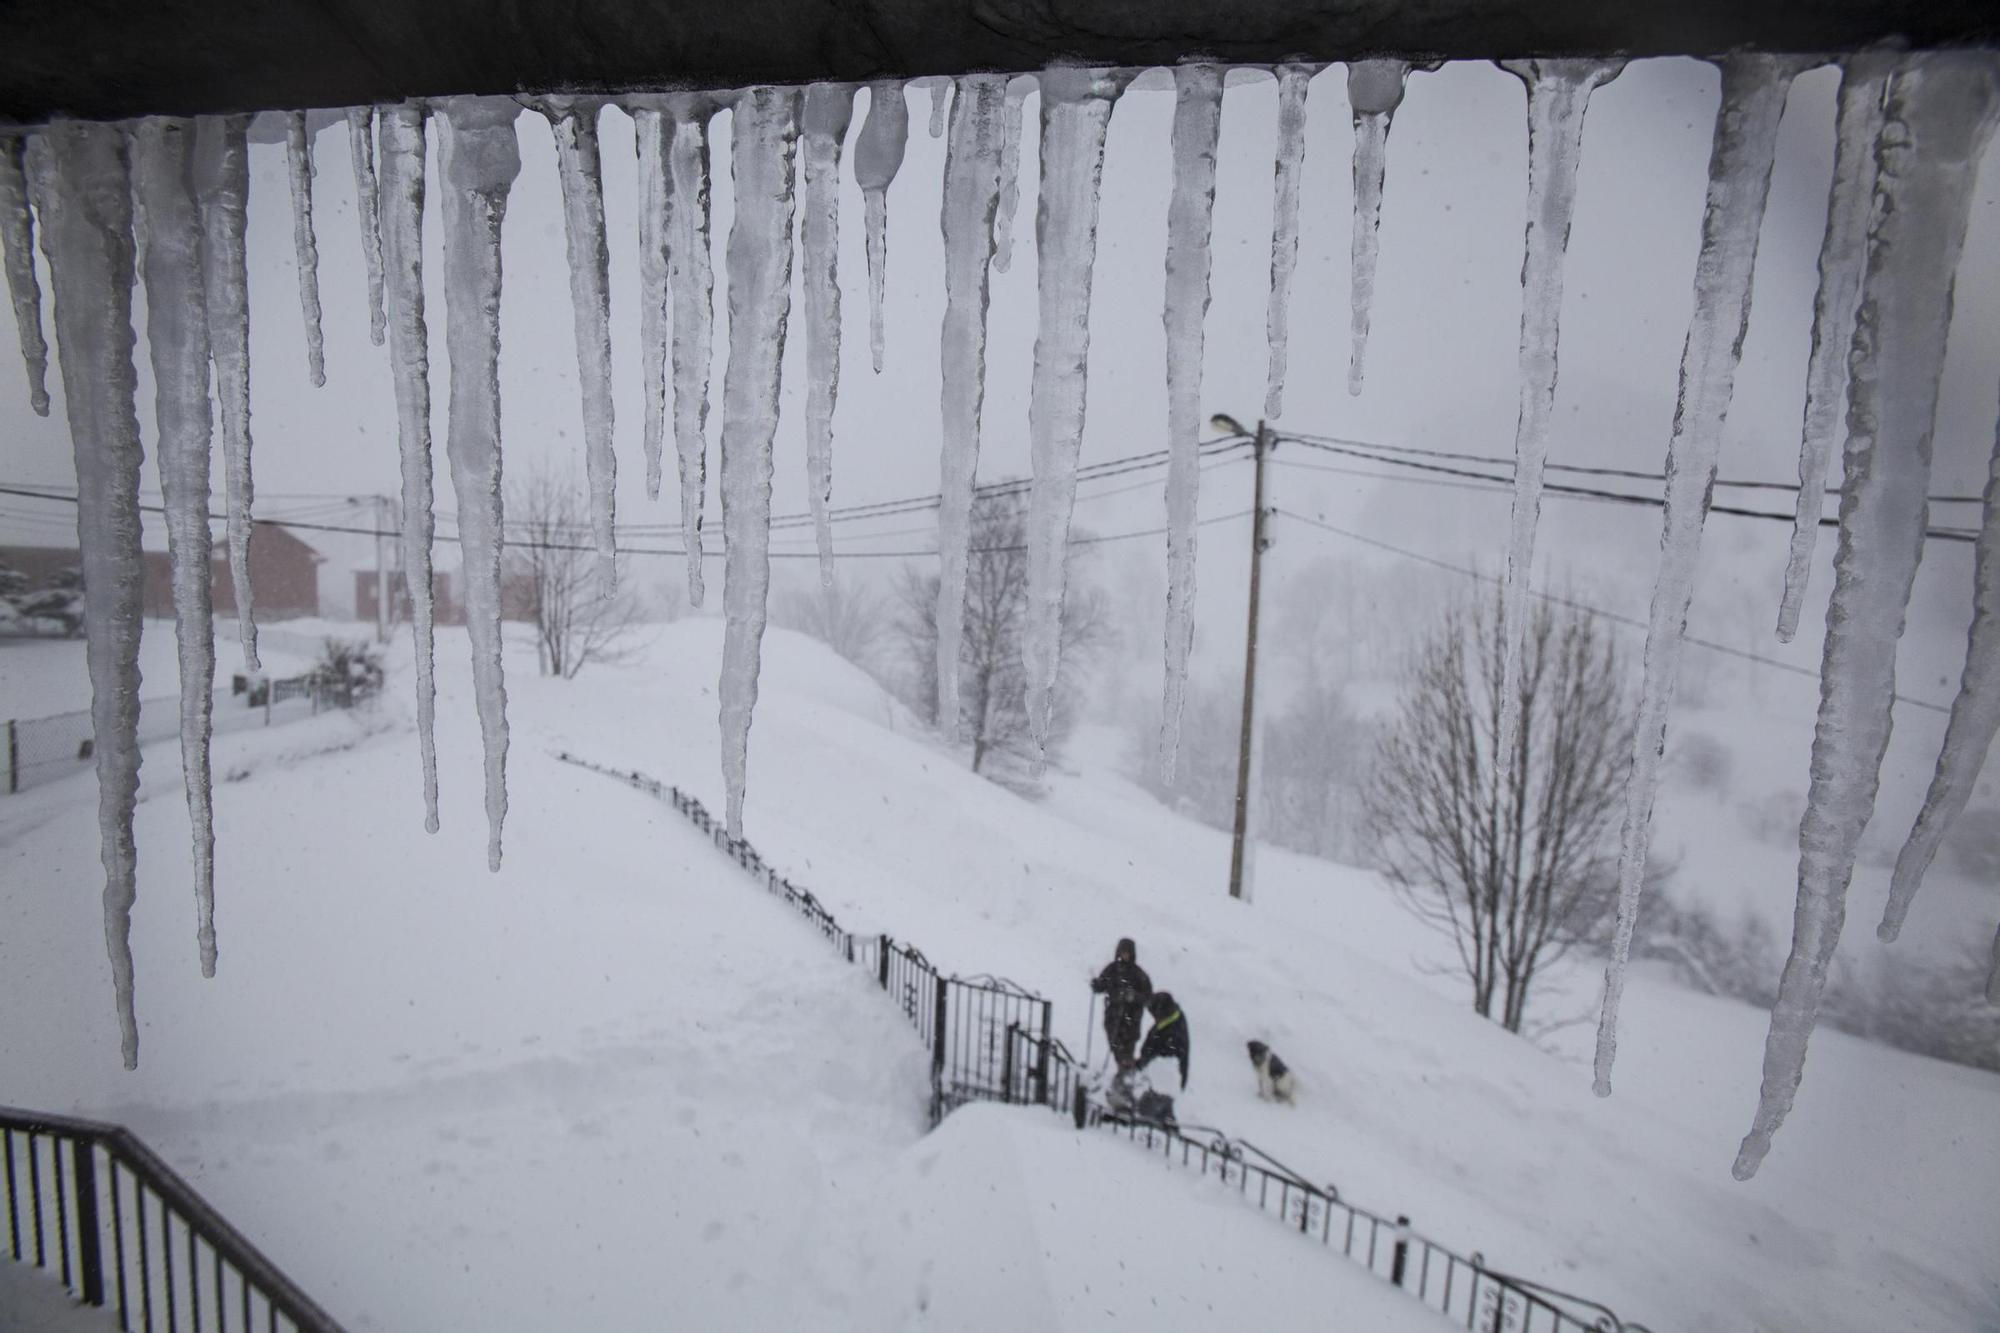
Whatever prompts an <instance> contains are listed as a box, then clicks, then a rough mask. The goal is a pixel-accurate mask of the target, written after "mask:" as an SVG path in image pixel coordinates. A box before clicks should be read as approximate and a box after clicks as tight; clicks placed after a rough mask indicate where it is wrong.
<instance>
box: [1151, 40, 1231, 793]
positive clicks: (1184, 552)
mask: <svg viewBox="0 0 2000 1333" xmlns="http://www.w3.org/2000/svg"><path fill="white" fill-rule="evenodd" d="M1222 80H1223V71H1222V69H1221V67H1219V66H1216V65H1179V66H1176V67H1175V69H1174V94H1175V100H1174V131H1173V159H1174V191H1173V200H1172V202H1171V203H1170V204H1168V206H1167V283H1166V309H1165V314H1164V318H1165V321H1166V326H1167V621H1166V686H1165V695H1164V698H1163V700H1162V703H1161V706H1160V755H1159V760H1160V777H1161V780H1162V781H1165V782H1172V781H1173V780H1174V770H1175V768H1176V766H1177V764H1178V762H1179V758H1180V743H1181V712H1182V710H1183V709H1184V707H1185V706H1186V703H1187V673H1188V657H1189V655H1190V654H1191V653H1192V652H1193V650H1194V593H1195V532H1196V529H1195V509H1196V505H1197V502H1198V501H1199V499H1200V486H1201V443H1200V441H1201V366H1202V353H1203V348H1204V347H1205V345H1206V344H1205V339H1204V336H1203V321H1204V320H1205V319H1206V317H1207V315H1208V297H1209V287H1208V278H1209V269H1210V258H1211V257H1210V252H1209V240H1210V238H1211V236H1212V235H1213V233H1214V224H1215V149H1216V144H1217V142H1218V141H1219V140H1220V138H1221V134H1222Z"/></svg>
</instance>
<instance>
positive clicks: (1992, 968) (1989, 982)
mask: <svg viewBox="0 0 2000 1333" xmlns="http://www.w3.org/2000/svg"><path fill="white" fill-rule="evenodd" d="M1986 1003H1988V1004H1990V1005H1994V1006H2000V927H1996V928H1995V930H1994V931H1993V951H1992V953H1991V955H1990V956H1989V959H1988V961H1987V964H1986Z"/></svg>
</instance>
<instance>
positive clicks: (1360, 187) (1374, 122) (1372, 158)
mask: <svg viewBox="0 0 2000 1333" xmlns="http://www.w3.org/2000/svg"><path fill="white" fill-rule="evenodd" d="M1409 76H1410V62H1409V61H1407V60H1356V61H1353V62H1351V63H1350V64H1349V65H1348V67H1347V104H1348V106H1349V107H1350V108H1351V109H1352V111H1353V114H1354V238H1353V241H1352V242H1351V243H1350V254H1349V261H1348V262H1349V270H1348V272H1349V282H1348V288H1349V298H1348V299H1349V302H1350V313H1349V316H1348V328H1349V337H1350V339H1351V341H1350V343H1349V348H1348V353H1347V392H1348V393H1350V394H1354V395H1359V394H1360V392H1361V379H1362V367H1363V364H1364V362H1365V361H1366V360H1367V356H1368V321H1369V318H1370V316H1369V310H1370V307H1371V306H1373V304H1374V302H1375V257H1376V253H1377V251H1378V249H1379V247H1380V244H1381V228H1382V182H1383V179H1384V177H1385V176H1386V175H1387V173H1388V154H1389V121H1390V118H1391V117H1393V116H1394V115H1395V114H1396V108H1397V107H1399V106H1401V105H1402V104H1403V81H1404V80H1405V79H1407V78H1409Z"/></svg>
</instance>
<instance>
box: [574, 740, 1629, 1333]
mask: <svg viewBox="0 0 2000 1333" xmlns="http://www.w3.org/2000/svg"><path fill="white" fill-rule="evenodd" d="M556 757H557V758H558V759H560V760H562V761H563V762H565V763H570V764H575V765H577V766H578V767H580V768H587V769H590V770H591V771H592V772H595V773H602V774H604V775H606V776H607V777H613V778H616V779H618V780H619V781H621V782H624V783H626V784H627V785H629V786H632V787H635V788H637V789H638V790H640V791H642V792H645V793H647V794H648V795H651V796H653V797H656V798H657V799H659V800H662V801H665V802H667V803H668V804H670V805H672V806H673V807H674V809H676V810H678V811H679V812H680V813H681V814H682V815H684V816H685V817H686V818H687V819H688V820H690V821H691V822H692V823H693V824H694V825H695V827H696V828H699V829H701V830H702V831H703V832H704V833H706V834H708V835H709V837H710V838H711V839H712V840H713V841H714V843H715V845H716V846H717V847H718V848H720V849H722V851H723V852H724V853H725V854H727V855H728V856H730V857H731V858H732V859H734V860H735V861H736V863H737V864H738V865H740V866H742V867H743V868H744V869H745V870H747V871H749V872H750V873H751V874H753V875H756V876H757V877H758V878H760V879H761V880H763V882H764V887H765V888H766V889H767V890H768V891H770V892H771V893H773V894H776V895H778V896H781V897H783V898H784V899H785V901H786V902H787V903H788V904H790V905H791V906H792V907H793V908H794V909H795V910H797V911H798V912H799V913H800V914H801V915H803V916H804V917H806V918H807V920H809V921H811V922H812V923H813V925H814V927H815V928H816V929H818V930H819V932H820V933H821V934H822V935H824V936H825V937H826V938H827V939H828V940H830V941H831V942H832V943H833V945H834V948H835V950H836V951H838V952H840V953H842V954H844V956H845V957H846V958H847V960H848V961H849V962H851V963H855V964H857V965H859V966H863V967H866V968H868V969H869V971H870V972H871V973H872V974H873V975H874V976H875V978H876V980H877V982H878V983H879V984H880V985H881V987H882V989H883V990H884V991H885V992H887V993H888V995H889V996H890V998H891V999H892V1000H894V1001H895V1003H896V1005H897V1007H899V1008H900V1009H902V1011H903V1014H904V1016H905V1017H906V1018H907V1019H908V1020H909V1022H910V1025H911V1026H912V1027H913V1028H915V1029H916V1031H917V1034H918V1035H919V1036H920V1037H922V1038H923V1039H924V1040H925V1042H926V1043H927V1044H928V1045H929V1047H930V1051H931V1121H932V1123H933V1124H935V1123H937V1122H938V1121H940V1120H942V1119H943V1118H944V1117H945V1116H946V1115H948V1114H950V1113H951V1112H952V1111H953V1110H955V1109H957V1108H958V1107H960V1106H963V1105H965V1104H966V1103H968V1102H974V1101H994V1102H1004V1103H1009V1104H1013V1105H1025V1106H1045V1107H1048V1108H1049V1109H1051V1110H1054V1111H1058V1112H1062V1113H1064V1114H1066V1115H1068V1116H1070V1117H1071V1119H1072V1120H1073V1121H1074V1122H1075V1124H1076V1126H1077V1128H1079V1129H1084V1128H1089V1127H1092V1126H1097V1127H1102V1128H1105V1129H1107V1130H1111V1131H1114V1132H1117V1133H1121V1134H1123V1135H1125V1136H1126V1137H1127V1138H1129V1139H1131V1140H1133V1141H1134V1142H1136V1143H1140V1144H1142V1145H1143V1146H1144V1147H1146V1148H1147V1149H1149V1150H1157V1151H1158V1152H1159V1153H1160V1155H1161V1156H1162V1157H1163V1158H1164V1159H1165V1160H1167V1161H1170V1162H1174V1163H1176V1164H1178V1165H1181V1166H1186V1167H1192V1168H1194V1169H1196V1170H1198V1171H1200V1172H1201V1173H1202V1174H1203V1175H1205V1176H1211V1177H1214V1178H1215V1179H1217V1180H1219V1181H1220V1182H1221V1183H1223V1184H1224V1185H1228V1186H1234V1187H1235V1188H1236V1189H1237V1191H1238V1192H1239V1193H1241V1194H1242V1195H1243V1197H1244V1198H1246V1199H1247V1200H1249V1201H1250V1202H1251V1203H1253V1204H1254V1205H1255V1206H1256V1207H1257V1208H1258V1210H1259V1211H1261V1212H1264V1213H1267V1214H1270V1215H1271V1216H1273V1217H1275V1218H1277V1219H1278V1220H1280V1221H1282V1222H1283V1223H1284V1224H1285V1225H1286V1226H1288V1227H1290V1228H1292V1229H1293V1230H1295V1231H1298V1232H1299V1233H1300V1234H1302V1235H1305V1236H1309V1237H1312V1238H1313V1239H1315V1240H1317V1241H1318V1242H1319V1243H1320V1244H1322V1245H1324V1246H1326V1247H1328V1248H1330V1249H1337V1250H1339V1251H1340V1252H1341V1253H1342V1254H1343V1255H1345V1256H1346V1257H1347V1258H1349V1259H1351V1260H1353V1261H1354V1262H1356V1263H1359V1264H1361V1265H1362V1266H1364V1267H1365V1268H1367V1269H1368V1271H1369V1272H1371V1273H1373V1274H1375V1275H1376V1276H1377V1277H1379V1278H1381V1279H1383V1280H1384V1281H1386V1282H1390V1283H1392V1284H1394V1285H1395V1286H1397V1287H1399V1288H1401V1289H1402V1290H1403V1291H1405V1292H1406V1293H1408V1294H1409V1295H1411V1296H1414V1297H1416V1298H1417V1299H1418V1300H1419V1301H1422V1302H1423V1303H1424V1304H1425V1305H1427V1306H1429V1307H1430V1308H1431V1309H1433V1310H1436V1311H1438V1312H1439V1313H1440V1314H1443V1315H1445V1316H1446V1317H1448V1318H1450V1319H1453V1320H1463V1321H1464V1326H1465V1327H1466V1328H1467V1329H1468V1330H1473V1333H1646V1329H1645V1327H1644V1325H1641V1324H1635V1323H1628V1322H1626V1321H1624V1320H1621V1319H1620V1318H1619V1317H1618V1316H1617V1315H1616V1314H1615V1313H1614V1312H1613V1311H1612V1310H1611V1309H1610V1307H1608V1306H1605V1305H1601V1304H1599V1303H1597V1302H1595V1301H1591V1300H1587V1299H1585V1298H1583V1297H1580V1296H1573V1295H1571V1294H1569V1293H1567V1292H1563V1291H1558V1290H1556V1289H1555V1288H1552V1287H1548V1286H1544V1285H1543V1284H1541V1283H1537V1282H1532V1281H1530V1280H1528V1279H1526V1278H1520V1277H1515V1276H1512V1275H1510V1274H1506V1273H1502V1272H1498V1271H1496V1270H1494V1269H1492V1268H1489V1267H1487V1266H1486V1261H1485V1257H1484V1256H1483V1255H1481V1254H1480V1253H1478V1252H1476V1251H1475V1252H1474V1253H1473V1254H1471V1255H1469V1256H1468V1255H1462V1254H1459V1253H1458V1252H1456V1251H1454V1250H1452V1249H1451V1248H1449V1247H1448V1246H1445V1245H1441V1244H1439V1243H1438V1242H1436V1241H1434V1240H1432V1239H1431V1238H1429V1237H1428V1236H1425V1235H1423V1234H1422V1233H1420V1232H1418V1231H1417V1230H1415V1229H1414V1228H1413V1227H1412V1226H1411V1225H1410V1219H1409V1218H1408V1217H1407V1216H1401V1215H1399V1216H1396V1217H1393V1218H1392V1217H1390V1216H1388V1215H1386V1214H1382V1213H1375V1212H1371V1211H1369V1210H1368V1209H1366V1208H1361V1207H1357V1206H1356V1205H1354V1204H1351V1203H1348V1202H1347V1201H1346V1200H1345V1199H1343V1198H1341V1197H1340V1191H1339V1190H1338V1189H1337V1188H1336V1187H1334V1186H1333V1185H1331V1184H1318V1183H1315V1182H1313V1181H1311V1180H1308V1179H1307V1178H1306V1177H1305V1176H1304V1175H1302V1174H1301V1173H1299V1172H1297V1171H1294V1170H1293V1169H1291V1168H1290V1167H1288V1166H1286V1165H1285V1164H1284V1163H1282V1162H1280V1161H1278V1160H1277V1159H1276V1158H1274V1157H1272V1156H1271V1155H1270V1154H1269V1153H1266V1152H1264V1151H1263V1150H1262V1149H1261V1148H1258V1147H1257V1146H1256V1145H1255V1144H1252V1143H1249V1142H1247V1141H1245V1140H1243V1139H1232V1138H1230V1137H1229V1136H1228V1135H1226V1134H1224V1133H1223V1132H1222V1131H1220V1130H1216V1129H1211V1128H1207V1127H1204V1126H1195V1125H1167V1124H1162V1123H1159V1122H1157V1121H1150V1120H1141V1119H1138V1118H1136V1117H1133V1116H1129V1115H1120V1114H1116V1113H1114V1112H1112V1111H1111V1110H1110V1109H1109V1108H1108V1107H1106V1106H1104V1105H1102V1104H1100V1103H1098V1102H1096V1101H1095V1100H1093V1098H1092V1096H1091V1081H1090V1077H1089V1071H1088V1070H1086V1069H1085V1068H1084V1066H1083V1063H1082V1062H1081V1061H1080V1060H1078V1059H1077V1058H1076V1057H1075V1056H1074V1055H1073V1054H1072V1053H1071V1052H1070V1050H1069V1048H1068V1047H1067V1046H1065V1045H1064V1044H1063V1043H1062V1042H1061V1041H1060V1040H1058V1039H1057V1038H1056V1037H1055V1036H1054V1035H1053V1033H1052V1032H1051V1030H1050V1029H1051V1023H1052V1018H1053V1010H1054V1006H1053V1005H1052V1004H1051V1003H1050V1002H1049V1001H1048V1000H1047V999H1045V998H1043V997H1042V996H1040V995H1037V994H1035V993H1034V992H1033V991H1030V990H1028V989H1026V988H1025V987H1022V986H1019V985H1017V984H1015V983H1014V982H1011V981H1008V980H1007V979H1006V978H1004V977H994V976H987V975H979V976H971V977H961V976H947V975H945V974H944V973H942V972H940V971H939V970H938V969H937V967H936V966H935V965H934V964H932V963H931V961H930V960H929V959H928V958H926V957H925V956H924V955H923V953H922V952H921V951H919V950H918V949H917V948H916V947H915V946H914V945H911V944H907V943H898V942H897V941H895V940H892V939H891V938H890V937H889V936H887V935H875V936H856V935H853V934H851V933H849V932H847V931H845V930H843V929H842V928H841V926H840V924H839V922H838V921H836V920H835V919H834V916H833V914H832V913H831V912H829V911H828V910H827V909H826V907H825V906H824V905H823V904H822V903H820V902H819V900H818V899H816V898H814V897H813V895H812V894H811V893H810V892H808V891H807V890H805V889H804V888H801V887H800V886H798V885H797V884H794V883H792V882H791V881H790V880H789V879H787V878H785V876H783V875H782V874H780V873H778V871H777V870H775V869H773V868H772V867H771V866H770V865H768V864H766V862H765V861H764V858H763V857H762V856H761V855H759V854H758V852H757V851H756V849H755V848H753V847H751V846H750V844H749V843H748V842H747V841H744V840H743V839H739V838H731V837H730V836H729V834H728V832H727V830H726V829H725V828H724V826H723V825H722V823H721V822H720V821H718V820H716V819H715V818H714V817H713V816H711V815H710V814H709V813H708V810H707V809H706V808H705V807H704V806H703V805H702V803H701V802H700V801H698V800H696V799H695V798H694V797H692V796H689V795H688V794H686V793H685V792H683V791H681V790H680V789H679V788H677V787H674V786H672V785H671V784H668V783H664V782H660V781H659V780H657V779H655V778H649V777H647V776H646V775H645V774H643V773H640V772H638V771H637V770H619V769H614V768H608V767H605V766H604V765H602V764H596V763H592V762H591V761H589V760H587V759H582V758H579V757H577V756H576V755H573V754H570V753H568V752H567V751H558V752H557V755H556Z"/></svg>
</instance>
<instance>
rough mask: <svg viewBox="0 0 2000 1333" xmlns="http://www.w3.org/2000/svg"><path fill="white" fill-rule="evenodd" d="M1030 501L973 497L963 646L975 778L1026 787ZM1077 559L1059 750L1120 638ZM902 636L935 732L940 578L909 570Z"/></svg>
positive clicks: (965, 718)
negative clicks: (1104, 656)
mask: <svg viewBox="0 0 2000 1333" xmlns="http://www.w3.org/2000/svg"><path fill="white" fill-rule="evenodd" d="M1027 543H1028V497H1027V494H1026V492H1024V491H1018V490H1014V491H994V490H985V491H982V492H980V493H979V495H978V496H977V497H976V498H975V499H974V500H973V504H972V540H971V555H970V558H969V560H968V562H967V566H966V575H965V631H964V636H963V639H962V641H961V646H960V649H959V657H958V662H959V667H958V669H959V701H960V702H959V717H960V726H961V734H962V735H963V736H964V737H965V738H966V739H967V740H968V741H969V742H970V743H971V745H972V771H973V772H975V773H987V774H989V775H990V776H996V777H999V778H1001V779H1002V780H1006V781H1010V782H1014V783H1017V784H1018V782H1019V781H1020V779H1021V777H1022V772H1023V769H1024V766H1025V765H1026V763H1027V761H1028V760H1029V759H1031V758H1032V749H1033V740H1032V739H1031V730H1030V727H1029V725H1028V704H1027V675H1026V672H1025V671H1024V669H1023V667H1022V664H1021V643H1022V639H1023V637H1024V635H1025V632H1026V628H1027V617H1028V549H1027ZM1078 574H1079V571H1078V569H1077V568H1076V562H1075V561H1074V560H1073V561H1072V563H1071V568H1070V580H1069V595H1068V596H1067V597H1066V598H1065V599H1064V604H1063V620H1062V665H1061V669H1060V670H1061V673H1060V677H1059V679H1058V680H1057V682H1056V691H1055V710H1054V717H1053V721H1052V725H1051V726H1050V743H1051V745H1055V744H1059V743H1060V741H1061V740H1062V739H1063V738H1065V737H1067V736H1068V735H1069V733H1070V731H1071V730H1072V729H1073V728H1074V726H1075V723H1076V714H1077V708H1078V704H1079V702H1080V700H1081V696H1082V693H1083V687H1084V683H1085V679H1086V676H1087V674H1088V670H1089V667H1090V664H1091V662H1092V660H1093V659H1094V658H1095V656H1096V655H1097V654H1098V653H1099V652H1100V651H1101V650H1102V649H1104V648H1105V647H1107V646H1108V645H1109V644H1110V642H1111V640H1112V637H1113V635H1112V629H1111V617H1110V614H1109V612H1108V609H1107V607H1106V605H1105V601H1104V596H1103V593H1102V591H1101V590H1100V589H1099V588H1097V587H1096V586H1095V585H1094V584H1091V583H1089V582H1087V581H1085V580H1084V579H1082V578H1080V577H1078ZM896 600H897V602H898V603H899V604H900V607H899V609H900V615H899V617H898V619H897V622H896V630H897V635H898V637H899V638H900V639H901V641H902V648H903V652H904V654H905V657H906V660H907V662H908V667H909V670H908V675H907V679H906V686H907V693H908V702H909V703H910V705H911V707H913V708H914V709H915V710H916V711H917V713H918V715H919V716H921V717H923V718H924V719H925V720H926V721H928V722H930V723H931V724H932V725H936V724H937V722H938V716H937V641H938V626H937V601H938V576H937V575H936V574H935V573H925V572H923V571H920V570H917V569H914V568H905V569H904V571H903V573H902V576H901V577H900V578H899V580H898V581H897V584H896Z"/></svg>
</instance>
